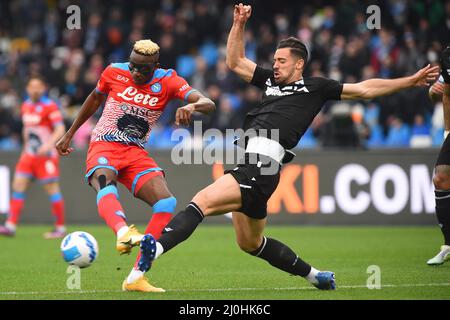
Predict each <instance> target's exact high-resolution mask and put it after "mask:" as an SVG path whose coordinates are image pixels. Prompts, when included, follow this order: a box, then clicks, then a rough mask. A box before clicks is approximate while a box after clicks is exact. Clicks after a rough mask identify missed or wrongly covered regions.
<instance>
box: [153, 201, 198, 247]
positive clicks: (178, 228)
mask: <svg viewBox="0 0 450 320" xmlns="http://www.w3.org/2000/svg"><path fill="white" fill-rule="evenodd" d="M203 218H204V215H203V212H202V210H200V208H199V207H198V206H197V205H196V204H195V203H194V202H191V203H189V204H188V206H187V207H186V209H184V211H181V212H179V213H178V214H177V215H176V216H175V217H173V218H172V220H171V221H170V222H169V223H168V224H167V226H166V227H165V228H164V230H163V232H162V235H161V238H159V240H158V242H159V243H160V244H161V245H162V247H163V248H164V252H167V251H169V250H170V249H172V248H173V247H175V246H176V245H177V244H179V243H180V242H183V241H184V240H186V239H187V238H189V236H190V235H191V234H192V232H194V230H195V228H197V226H198V225H199V224H200V222H202V220H203Z"/></svg>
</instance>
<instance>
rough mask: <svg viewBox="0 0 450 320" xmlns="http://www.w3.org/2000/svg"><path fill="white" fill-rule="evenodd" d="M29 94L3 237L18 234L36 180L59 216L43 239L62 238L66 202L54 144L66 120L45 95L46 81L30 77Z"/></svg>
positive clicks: (61, 132) (0, 232)
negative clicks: (29, 193) (22, 143)
mask: <svg viewBox="0 0 450 320" xmlns="http://www.w3.org/2000/svg"><path fill="white" fill-rule="evenodd" d="M26 91H27V94H28V97H29V98H28V99H27V100H26V101H25V102H24V103H23V104H22V106H21V116H22V122H23V141H24V148H23V151H22V154H21V156H20V159H19V162H18V163H17V165H16V171H15V174H14V180H13V185H12V189H13V194H12V199H11V202H10V212H9V216H8V219H7V220H6V223H5V225H4V226H0V235H4V236H14V235H15V233H16V228H17V224H18V223H19V218H20V214H21V212H22V209H23V206H24V202H25V191H26V190H27V188H28V186H29V184H30V182H31V180H33V179H37V180H38V181H39V182H40V183H42V185H43V186H44V189H45V191H46V192H47V194H48V196H49V199H50V202H51V208H52V213H53V215H54V216H55V217H56V221H55V229H54V230H53V231H50V232H47V233H45V234H44V237H45V238H47V239H52V238H62V237H64V236H65V234H66V228H65V226H64V200H63V197H62V195H61V190H60V187H59V183H58V180H59V157H58V153H57V152H56V149H55V142H56V141H57V140H58V139H59V138H61V137H62V135H63V134H64V131H65V127H64V122H63V117H62V114H61V112H60V111H59V108H58V106H57V105H56V103H55V102H53V101H52V100H50V99H49V98H48V97H46V96H45V91H46V84H45V81H44V79H43V78H40V77H38V76H34V77H32V78H30V79H29V80H28V83H27V86H26Z"/></svg>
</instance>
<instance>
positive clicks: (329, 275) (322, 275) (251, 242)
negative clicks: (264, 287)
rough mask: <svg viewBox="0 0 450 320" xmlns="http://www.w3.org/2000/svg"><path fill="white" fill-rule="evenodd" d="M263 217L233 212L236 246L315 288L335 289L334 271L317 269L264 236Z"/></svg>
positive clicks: (282, 245)
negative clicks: (258, 217) (300, 278)
mask: <svg viewBox="0 0 450 320" xmlns="http://www.w3.org/2000/svg"><path fill="white" fill-rule="evenodd" d="M265 224H266V218H264V219H253V218H250V217H248V216H246V215H245V214H243V213H240V212H233V225H234V229H235V231H236V238H237V242H238V245H239V247H240V248H241V249H242V250H243V251H244V252H246V253H248V254H251V255H252V256H255V257H258V258H261V259H263V260H266V261H267V262H268V263H269V264H270V265H272V266H274V267H275V268H277V269H280V270H283V271H285V272H288V273H290V274H292V275H296V276H301V277H303V278H305V279H306V280H307V281H309V282H310V283H311V284H312V285H314V286H315V287H316V288H318V289H321V290H334V289H335V288H336V282H335V274H334V272H331V271H319V270H317V269H315V268H313V267H312V266H311V265H309V264H308V263H306V262H305V261H303V260H302V259H301V258H300V257H299V256H298V255H297V254H296V253H295V252H294V251H292V250H291V249H290V248H289V247H288V246H286V245H285V244H284V243H281V242H280V241H278V240H275V239H272V238H268V237H264V236H263V235H262V234H263V231H264V226H265Z"/></svg>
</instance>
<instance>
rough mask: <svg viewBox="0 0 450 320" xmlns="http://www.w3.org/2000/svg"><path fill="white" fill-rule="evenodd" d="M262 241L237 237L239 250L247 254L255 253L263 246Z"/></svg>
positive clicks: (254, 238) (255, 238)
mask: <svg viewBox="0 0 450 320" xmlns="http://www.w3.org/2000/svg"><path fill="white" fill-rule="evenodd" d="M261 241H262V239H260V238H257V237H247V236H237V237H236V242H237V244H238V246H239V248H240V249H241V250H242V251H244V252H247V253H251V252H254V251H255V250H257V249H258V248H259V246H260V245H261Z"/></svg>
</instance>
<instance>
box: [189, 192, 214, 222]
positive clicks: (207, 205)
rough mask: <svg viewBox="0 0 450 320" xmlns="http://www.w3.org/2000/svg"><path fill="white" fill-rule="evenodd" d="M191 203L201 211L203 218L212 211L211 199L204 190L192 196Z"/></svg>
mask: <svg viewBox="0 0 450 320" xmlns="http://www.w3.org/2000/svg"><path fill="white" fill-rule="evenodd" d="M192 202H194V203H195V204H196V205H197V206H198V207H199V208H200V210H202V212H203V214H204V215H205V216H207V215H208V214H210V213H211V212H212V210H213V207H212V202H211V197H210V196H209V194H208V192H207V191H205V190H201V191H199V192H198V193H197V194H196V195H195V196H194V198H192Z"/></svg>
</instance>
